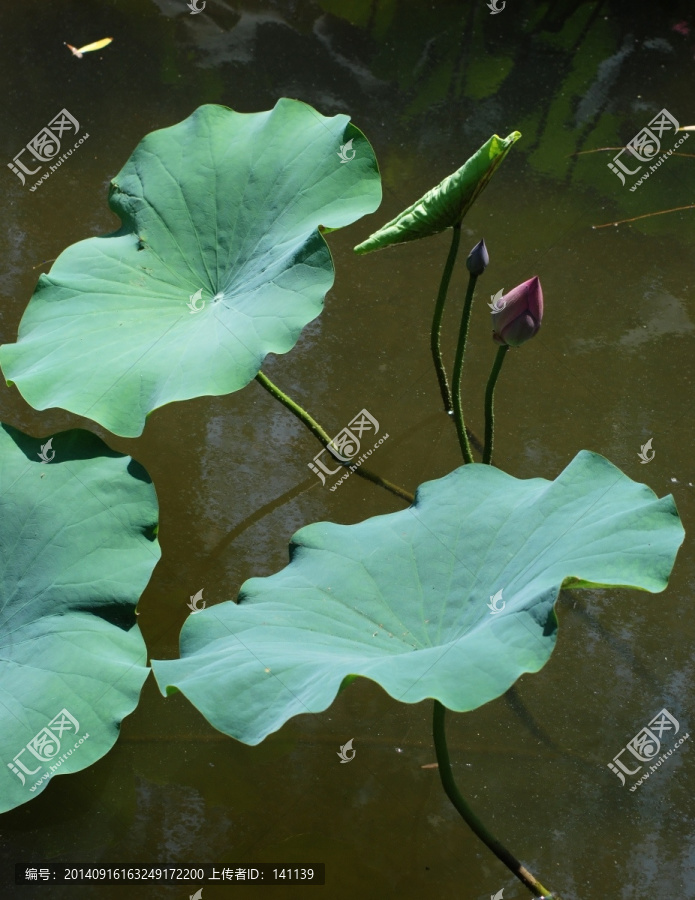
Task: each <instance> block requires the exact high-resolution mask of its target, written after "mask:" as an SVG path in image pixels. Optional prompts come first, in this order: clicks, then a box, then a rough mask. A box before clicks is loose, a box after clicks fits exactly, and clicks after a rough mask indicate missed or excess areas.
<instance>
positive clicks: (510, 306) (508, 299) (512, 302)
mask: <svg viewBox="0 0 695 900" xmlns="http://www.w3.org/2000/svg"><path fill="white" fill-rule="evenodd" d="M502 303H504V308H503V309H501V310H500V311H499V312H495V313H493V314H492V326H493V332H492V338H493V340H494V341H495V342H496V343H498V344H507V346H509V347H520V346H521V345H522V344H525V343H526V341H528V340H530V339H531V338H532V337H533V336H534V335H535V334H536V332H537V331H538V329H539V328H540V327H541V321H542V319H543V291H542V290H541V283H540V280H539V278H538V276H537V275H536V276H535V277H534V278H529V280H528V281H524V282H523V283H522V284H518V285H517V286H516V287H515V288H512V290H511V291H510V292H509V293H508V294H507V295H506V296H504V297H502V300H501V301H500V303H499V305H500V306H501V305H502Z"/></svg>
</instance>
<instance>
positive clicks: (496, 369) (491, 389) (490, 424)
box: [483, 344, 509, 465]
mask: <svg viewBox="0 0 695 900" xmlns="http://www.w3.org/2000/svg"><path fill="white" fill-rule="evenodd" d="M507 350H509V345H508V344H502V346H501V347H498V348H497V356H496V357H495V361H494V363H493V364H492V372H490V377H489V378H488V382H487V387H486V388H485V452H484V453H483V462H484V463H486V464H487V465H490V464H491V463H492V444H493V441H494V433H495V413H494V408H493V403H494V393H495V385H496V384H497V376H498V375H499V374H500V369H501V368H502V363H503V362H504V357H505V355H506V353H507Z"/></svg>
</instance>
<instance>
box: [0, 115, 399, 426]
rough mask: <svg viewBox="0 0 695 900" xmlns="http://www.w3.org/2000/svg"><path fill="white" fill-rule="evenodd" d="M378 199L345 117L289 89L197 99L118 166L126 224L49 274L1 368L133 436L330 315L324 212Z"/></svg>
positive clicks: (215, 390) (335, 216) (81, 247)
mask: <svg viewBox="0 0 695 900" xmlns="http://www.w3.org/2000/svg"><path fill="white" fill-rule="evenodd" d="M345 144H347V145H349V146H346V147H345V149H344V150H343V153H342V155H341V152H340V150H341V146H342V145H345ZM343 159H345V160H346V161H343ZM380 201H381V180H380V177H379V171H378V168H377V164H376V160H375V158H374V154H373V152H372V148H371V147H370V145H369V142H368V141H367V139H366V138H365V137H364V135H363V134H362V133H361V132H360V131H359V130H358V129H357V128H355V127H354V126H353V125H350V124H349V120H348V117H347V116H345V115H338V116H333V117H332V118H326V117H324V116H321V115H319V113H317V112H316V110H314V109H312V108H311V107H310V106H307V105H306V104H305V103H300V102H299V101H296V100H286V99H283V100H280V101H278V103H277V104H276V106H275V108H274V109H272V110H270V111H269V112H262V113H237V112H233V111H232V110H229V109H226V108H225V107H222V106H214V105H207V106H201V107H200V108H199V109H197V110H196V112H194V113H193V115H191V116H190V117H189V118H188V119H185V120H184V121H183V122H181V123H179V124H178V125H174V126H172V127H171V128H165V129H162V130H161V131H155V132H153V133H151V134H149V135H147V136H146V137H145V138H144V139H143V140H142V141H141V142H140V144H139V145H138V146H137V148H136V149H135V151H134V153H133V155H132V156H131V157H130V159H129V160H128V162H127V163H126V164H125V166H124V167H123V169H122V170H121V172H120V173H119V174H118V175H117V176H116V177H115V179H114V180H113V182H112V184H111V190H110V194H109V205H110V207H111V209H112V210H113V211H114V212H115V213H116V215H118V216H119V217H120V218H121V220H122V223H123V226H122V228H121V229H120V230H119V231H116V232H114V233H113V234H109V235H106V236H103V237H97V238H90V239H88V240H85V241H80V242H79V243H77V244H73V245H72V246H71V247H68V249H67V250H65V251H64V252H63V253H61V255H60V256H59V257H58V259H57V261H56V263H55V265H54V266H53V267H52V269H51V271H50V273H49V274H48V275H42V276H41V277H40V279H39V282H38V285H37V287H36V290H35V292H34V295H33V297H32V299H31V301H30V303H29V306H28V307H27V310H26V312H25V314H24V317H23V318H22V321H21V323H20V327H19V335H18V340H17V343H16V344H9V345H6V346H4V347H3V348H2V349H1V350H0V363H1V364H2V368H3V372H4V374H5V377H6V379H8V382H9V383H10V384H11V383H15V384H16V385H17V387H18V388H19V390H20V391H21V393H22V395H23V396H24V397H25V399H26V400H27V401H28V402H29V403H30V404H31V405H32V406H34V407H35V408H36V409H46V408H47V407H52V406H60V407H63V408H64V409H68V410H71V411H72V412H75V413H78V414H80V415H83V416H88V417H90V418H91V419H94V420H96V421H97V422H100V423H101V424H102V425H104V426H105V427H106V428H108V429H110V430H111V431H113V432H115V433H116V434H120V435H124V436H127V437H133V436H137V435H139V434H140V433H141V432H142V430H143V428H144V424H145V417H146V416H147V414H148V413H150V412H151V411H152V410H154V409H157V408H158V407H160V406H163V405H164V404H166V403H171V402H172V401H175V400H185V399H189V398H191V397H199V396H203V395H220V394H227V393H230V392H231V391H236V390H239V389H240V388H242V387H244V386H245V385H246V384H248V383H249V381H251V380H252V379H253V378H254V377H255V375H256V373H257V372H258V370H259V369H260V368H261V366H262V364H263V360H264V358H265V356H266V355H267V354H268V353H286V352H287V351H288V350H290V349H291V348H292V347H293V346H294V345H295V343H296V342H297V339H298V337H299V335H300V333H301V330H302V328H304V326H305V325H306V324H307V323H308V322H310V321H312V319H315V318H316V317H317V316H318V315H319V314H320V313H321V310H322V308H323V300H324V297H325V295H326V292H327V291H328V290H329V288H330V287H331V285H332V284H333V279H334V270H333V264H332V261H331V255H330V252H329V250H328V246H327V245H326V242H325V241H324V239H323V237H322V236H321V235H320V233H319V226H320V225H323V226H326V227H327V228H329V229H335V228H340V227H343V226H345V225H348V224H349V223H351V222H354V221H355V220H356V219H358V218H359V217H360V216H362V215H364V214H365V213H369V212H373V211H374V210H375V209H376V208H377V206H378V205H379V203H380Z"/></svg>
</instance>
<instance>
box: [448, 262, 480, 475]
mask: <svg viewBox="0 0 695 900" xmlns="http://www.w3.org/2000/svg"><path fill="white" fill-rule="evenodd" d="M477 280H478V276H477V275H469V276H468V288H467V290H466V299H465V300H464V301H463V312H462V313H461V327H460V328H459V341H458V344H457V345H456V357H455V359H454V375H453V382H454V421H455V422H456V431H457V433H458V436H459V444H460V445H461V453H463V461H464V462H465V463H472V462H473V454H472V453H471V445H470V444H469V443H468V435H467V433H466V426H465V425H464V422H463V407H462V406H461V373H462V371H463V355H464V353H465V352H466V338H467V337H468V323H469V322H470V320H471V309H472V308H473V292H474V291H475V283H476V281H477Z"/></svg>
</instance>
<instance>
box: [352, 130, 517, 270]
mask: <svg viewBox="0 0 695 900" xmlns="http://www.w3.org/2000/svg"><path fill="white" fill-rule="evenodd" d="M520 137H521V134H520V132H518V131H513V132H512V133H511V134H510V135H509V136H508V137H506V138H501V137H499V136H498V135H496V134H493V136H492V137H491V138H490V140H489V141H487V143H485V144H483V146H482V147H481V148H480V150H478V151H477V153H474V154H473V156H471V158H470V159H469V160H467V162H465V163H464V164H463V165H462V166H461V168H460V169H457V170H456V171H455V172H454V173H453V174H451V175H447V177H446V178H445V179H444V180H443V181H441V182H440V183H439V184H438V185H437V186H436V187H434V188H432V189H431V190H429V191H427V193H426V194H425V195H424V196H423V197H420V199H419V200H416V201H415V203H413V204H412V205H411V206H409V207H408V208H407V209H404V210H403V212H401V213H399V214H398V215H397V216H396V218H395V219H391V221H390V222H387V223H386V225H383V226H382V227H381V228H380V229H379V230H378V231H375V232H374V234H372V235H370V236H369V237H368V238H367V240H366V241H362V243H361V244H358V245H357V246H356V247H355V253H370V252H371V251H372V250H382V249H383V248H384V247H389V246H390V245H391V244H403V243H405V242H406V241H416V240H418V239H419V238H423V237H429V236H430V235H432V234H439V232H440V231H444V230H445V229H446V228H452V227H453V226H454V225H459V224H460V223H461V220H462V219H463V217H464V216H465V215H466V213H467V212H468V210H469V209H470V208H471V206H473V203H474V202H475V200H476V198H477V197H478V195H479V194H481V193H482V191H483V189H484V188H485V186H486V185H487V183H488V181H489V180H490V179H491V178H492V176H493V174H494V172H495V170H496V169H497V167H498V166H499V164H500V163H501V162H502V160H503V159H504V158H505V156H506V155H507V153H508V152H509V150H510V148H511V146H512V144H514V143H515V142H516V141H518V140H519V138H520Z"/></svg>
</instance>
